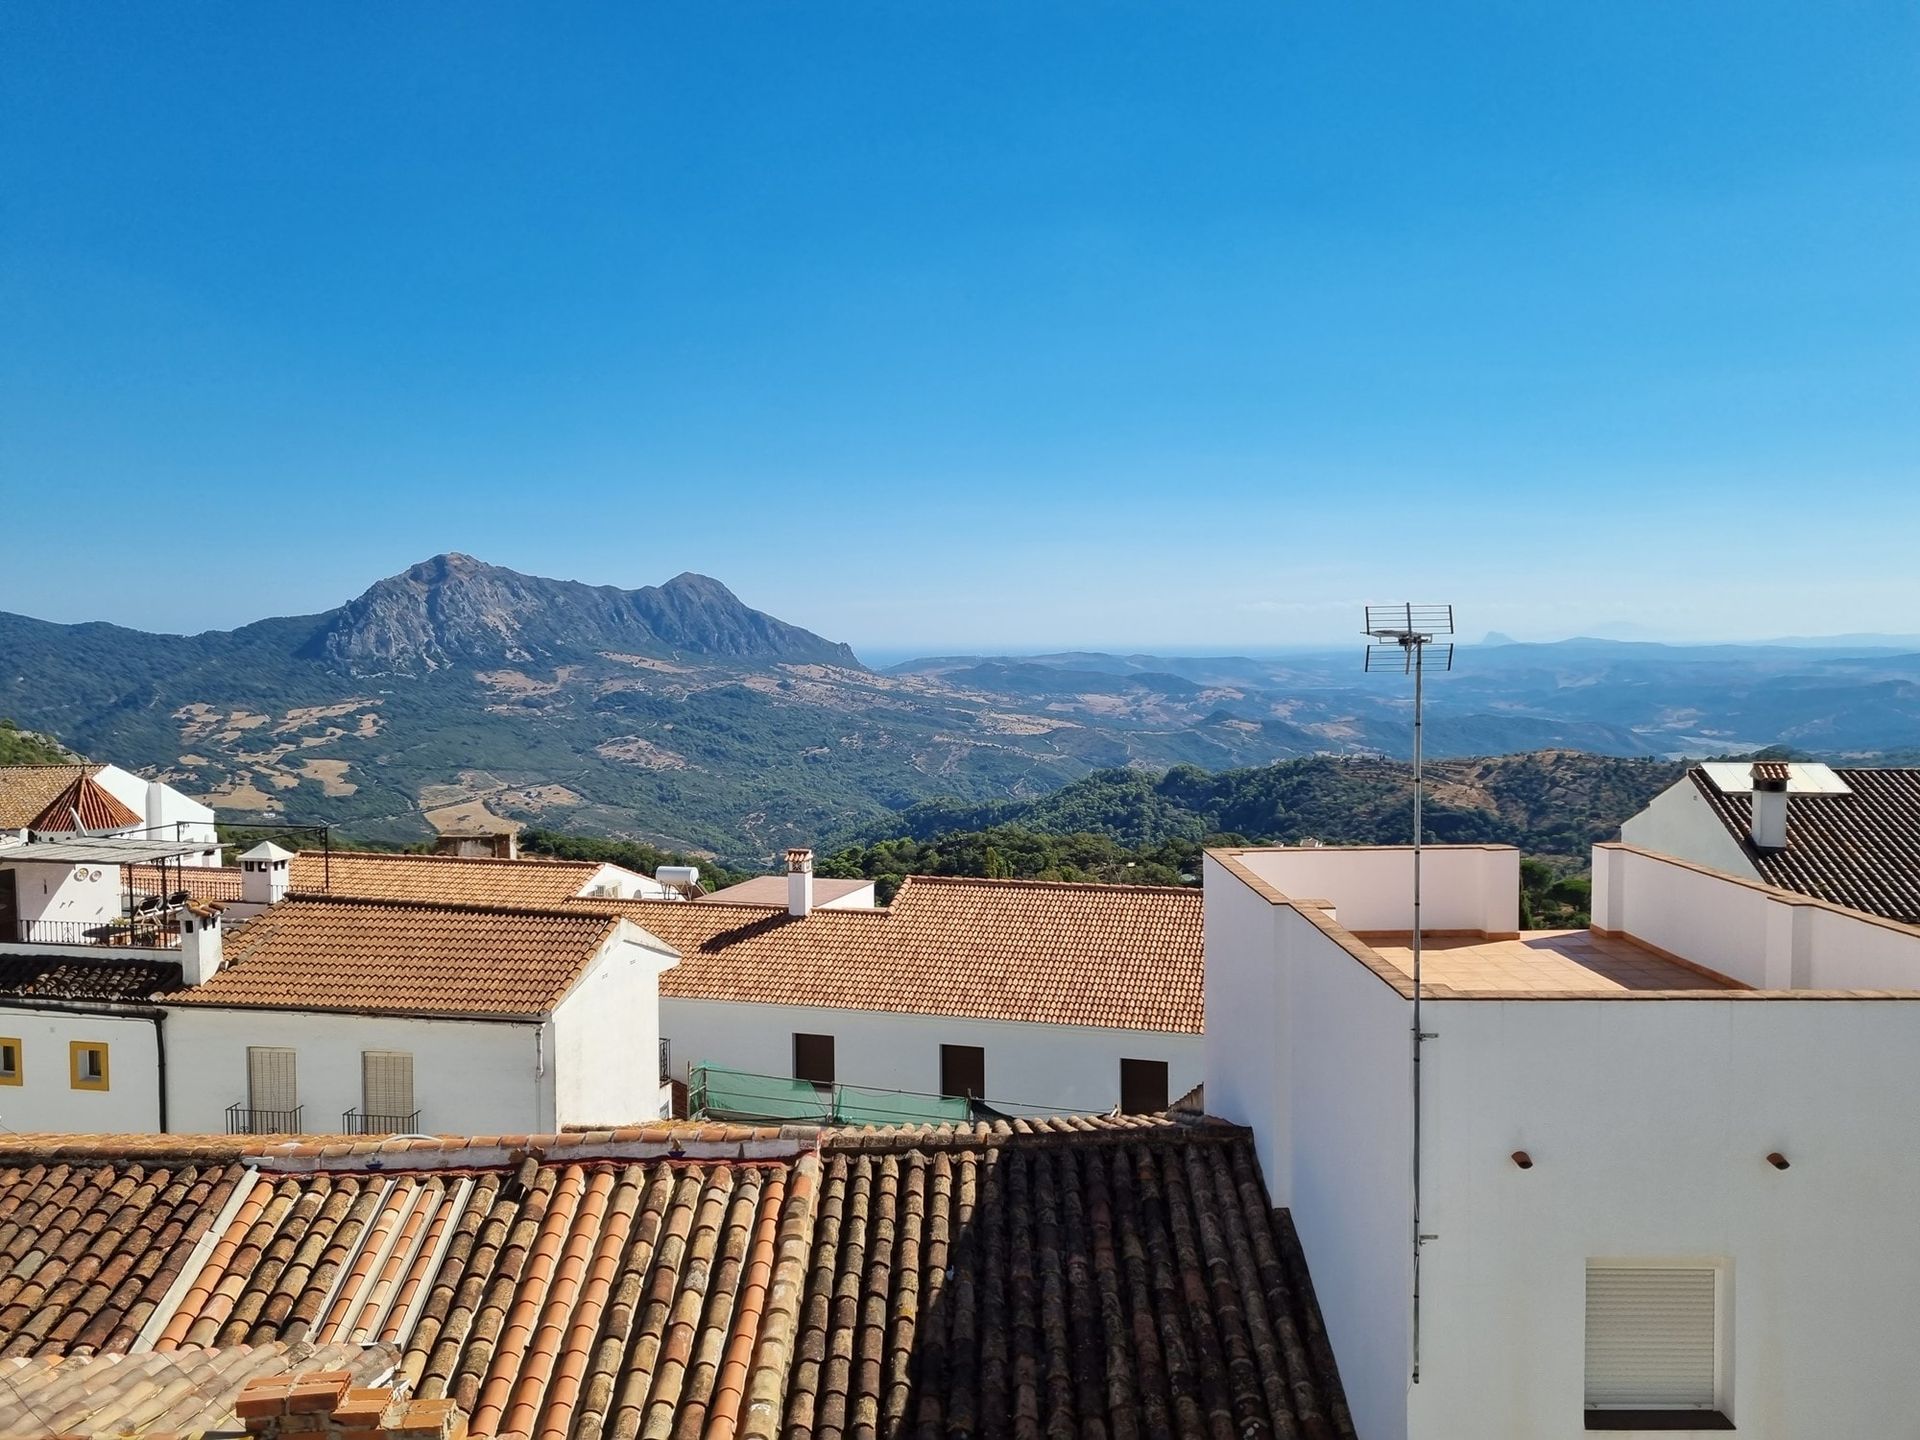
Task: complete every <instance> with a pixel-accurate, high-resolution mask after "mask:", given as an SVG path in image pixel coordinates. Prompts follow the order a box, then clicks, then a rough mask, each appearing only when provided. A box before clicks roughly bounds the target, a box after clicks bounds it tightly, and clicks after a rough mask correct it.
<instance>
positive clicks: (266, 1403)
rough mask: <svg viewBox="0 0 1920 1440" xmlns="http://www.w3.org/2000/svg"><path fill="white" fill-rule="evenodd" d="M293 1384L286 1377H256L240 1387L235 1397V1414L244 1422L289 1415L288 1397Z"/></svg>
mask: <svg viewBox="0 0 1920 1440" xmlns="http://www.w3.org/2000/svg"><path fill="white" fill-rule="evenodd" d="M292 1392H293V1384H292V1382H291V1381H289V1380H288V1379H287V1377H286V1376H284V1375H261V1376H255V1377H254V1378H253V1379H251V1380H249V1381H247V1383H246V1384H244V1385H242V1386H241V1387H240V1393H239V1395H237V1396H236V1397H234V1402H233V1413H234V1414H235V1415H238V1416H239V1417H240V1418H241V1419H242V1420H255V1419H264V1418H266V1417H268V1416H271V1415H284V1414H286V1413H287V1397H288V1396H289V1395H290V1394H291V1393H292Z"/></svg>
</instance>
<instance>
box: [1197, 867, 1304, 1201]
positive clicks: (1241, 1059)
mask: <svg viewBox="0 0 1920 1440" xmlns="http://www.w3.org/2000/svg"><path fill="white" fill-rule="evenodd" d="M1201 882H1202V885H1203V887H1204V891H1205V895H1206V903H1205V906H1204V908H1203V911H1202V929H1203V933H1204V935H1205V944H1206V966H1207V989H1206V1033H1207V1045H1206V1081H1207V1110H1208V1113H1210V1114H1213V1115H1224V1116H1227V1117H1229V1118H1231V1119H1233V1120H1236V1121H1238V1122H1239V1123H1240V1124H1242V1125H1248V1126H1251V1127H1252V1129H1253V1137H1254V1144H1255V1147H1256V1148H1257V1149H1258V1151H1259V1154H1260V1160H1261V1164H1262V1166H1263V1167H1264V1168H1265V1170H1266V1172H1267V1191H1268V1194H1269V1195H1270V1196H1271V1198H1272V1200H1273V1203H1274V1204H1275V1205H1286V1204H1287V1203H1288V1198H1287V1191H1288V1185H1289V1183H1290V1180H1291V1177H1290V1176H1289V1174H1288V1173H1287V1167H1286V1165H1285V1164H1284V1163H1282V1164H1279V1165H1277V1166H1276V1165H1275V1163H1273V1162H1274V1158H1275V1157H1278V1156H1285V1155H1286V1154H1288V1151H1289V1146H1290V1144H1291V1143H1292V1142H1291V1131H1290V1128H1289V1120H1290V1114H1289V1108H1288V1103H1287V1065H1288V1056H1289V1053H1290V1051H1289V1048H1288V1036H1287V1031H1288V1025H1289V1005H1288V1001H1289V1000H1290V998H1291V995H1292V987H1291V985H1290V983H1288V979H1287V976H1286V973H1285V972H1286V962H1285V959H1284V957H1283V956H1282V955H1281V953H1280V936H1279V925H1280V917H1281V915H1283V914H1286V913H1289V912H1288V911H1287V910H1286V908H1285V907H1283V906H1279V905H1275V904H1274V903H1273V902H1271V901H1270V900H1268V899H1267V898H1266V897H1265V896H1263V895H1261V894H1259V893H1258V892H1257V891H1254V890H1252V889H1250V888H1248V887H1247V886H1246V885H1245V884H1243V883H1241V881H1240V880H1239V879H1238V878H1236V877H1235V876H1234V875H1233V874H1231V873H1230V872H1229V871H1228V870H1227V868H1226V867H1225V866H1224V865H1222V864H1221V863H1220V862H1219V861H1218V860H1216V859H1214V857H1213V856H1211V855H1207V856H1204V857H1202V860H1201Z"/></svg>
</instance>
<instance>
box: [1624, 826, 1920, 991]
mask: <svg viewBox="0 0 1920 1440" xmlns="http://www.w3.org/2000/svg"><path fill="white" fill-rule="evenodd" d="M1593 923H1594V926H1595V928H1597V929H1602V930H1605V931H1607V932H1609V933H1611V934H1615V935H1624V936H1627V937H1629V938H1631V939H1633V940H1637V941H1638V942H1640V943H1641V944H1642V945H1647V946H1651V947H1652V948H1654V949H1656V950H1660V951H1663V952H1665V953H1666V954H1668V955H1671V956H1674V957H1676V958H1678V959H1680V960H1684V961H1686V962H1687V963H1689V964H1692V965H1697V966H1701V967H1703V968H1705V969H1707V970H1711V971H1713V972H1715V973H1716V974H1720V975H1724V976H1726V977H1727V978H1728V979H1731V980H1737V981H1739V982H1740V983H1741V984H1743V985H1749V986H1752V987H1753V988H1754V989H1756V990H1860V989H1872V990H1920V928H1916V927H1914V926H1911V925H1902V924H1900V923H1898V922H1897V921H1892V920H1885V919H1882V918H1881V917H1879V916H1877V915H1868V914H1866V913H1864V912H1862V911H1858V910H1848V909H1846V908H1845V907H1844V906H1839V905H1831V904H1828V903H1827V902H1826V901H1823V900H1815V899H1813V898H1811V897H1810V896H1806V895H1798V894H1795V893H1793V892H1792V891H1788V890H1776V889H1774V888H1773V887H1772V886H1769V885H1763V884H1761V883H1759V882H1758V881H1753V880H1742V879H1739V878H1737V877H1735V876H1730V875H1725V874H1721V873H1720V872H1718V871H1715V870H1710V869H1707V868H1706V867H1704V866H1701V865H1696V864H1693V863H1691V862H1688V861H1685V860H1680V859H1676V858H1674V857H1672V856H1670V855H1658V854H1655V853H1653V852H1651V851H1647V850H1640V849H1637V848H1635V847H1633V846H1630V845H1621V844H1615V845H1596V846H1594V847H1593Z"/></svg>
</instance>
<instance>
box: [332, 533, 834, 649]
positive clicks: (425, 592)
mask: <svg viewBox="0 0 1920 1440" xmlns="http://www.w3.org/2000/svg"><path fill="white" fill-rule="evenodd" d="M602 650H621V651H631V652H635V653H639V654H650V655H663V656H666V655H677V656H682V657H710V658H715V659H729V660H737V661H749V662H764V663H767V664H773V663H777V662H781V661H788V662H802V663H808V662H811V663H821V664H831V665H845V666H850V667H853V668H859V665H860V662H859V661H858V659H856V658H855V656H854V654H853V651H852V650H850V649H849V648H848V647H847V646H845V645H839V644H835V643H834V642H832V641H830V640H825V639H822V638H821V637H820V636H818V635H816V634H814V633H813V632H812V631H810V630H803V629H801V628H800V627H799V626H796V625H789V624H787V623H786V622H785V621H782V620H778V619H775V618H774V617H773V616H771V615H767V614H765V613H763V612H761V611H759V610H755V609H752V608H751V607H749V606H747V605H745V604H742V603H741V601H740V599H739V598H738V597H737V596H736V595H734V593H733V592H732V591H731V590H729V589H727V587H726V586H725V585H723V584H721V583H720V582H719V581H718V580H715V579H712V578H711V577H709V576H705V575H696V574H693V573H691V572H688V573H684V574H681V575H676V576H675V577H674V578H673V579H671V580H669V581H668V582H667V583H666V584H664V585H659V586H651V585H650V586H646V587H643V588H642V589H639V590H622V589H620V588H619V587H617V586H613V585H584V584H581V583H580V582H579V581H576V580H550V579H546V578H543V577H541V576H537V575H523V574H521V573H520V572H519V571H517V570H509V569H507V568H505V567H504V566H500V565H490V564H488V563H487V562H485V561H484V560H479V559H476V558H475V557H473V556H471V555H463V554H460V553H458V552H455V551H450V552H448V553H447V554H444V555H435V556H433V557H432V558H430V559H427V560H422V561H421V562H420V563H419V564H417V565H413V566H410V567H409V568H408V569H406V570H405V571H403V572H401V573H400V574H398V575H393V576H389V577H388V578H387V579H385V580H381V581H378V582H376V583H375V584H373V585H372V586H369V587H368V589H367V590H366V592H365V593H364V594H362V595H361V596H359V598H357V599H355V600H353V601H351V602H349V603H348V604H346V605H343V606H342V607H340V609H338V610H335V611H333V612H332V613H330V614H328V615H326V616H324V617H322V620H321V624H320V626H319V628H318V629H317V630H316V631H315V632H314V634H313V636H312V637H311V638H310V639H309V640H308V641H307V643H306V644H305V645H304V646H303V647H302V653H303V654H304V655H307V656H308V657H310V658H314V659H321V660H326V661H328V662H331V663H333V664H336V665H340V666H342V667H344V668H347V669H351V670H355V671H360V672H366V671H397V672H400V673H403V674H424V673H427V672H429V671H433V670H439V669H444V668H446V667H448V666H452V665H460V664H497V663H500V662H513V663H526V662H533V663H540V662H543V661H549V660H558V659H564V658H567V657H568V656H579V655H586V654H590V653H593V652H596V651H602Z"/></svg>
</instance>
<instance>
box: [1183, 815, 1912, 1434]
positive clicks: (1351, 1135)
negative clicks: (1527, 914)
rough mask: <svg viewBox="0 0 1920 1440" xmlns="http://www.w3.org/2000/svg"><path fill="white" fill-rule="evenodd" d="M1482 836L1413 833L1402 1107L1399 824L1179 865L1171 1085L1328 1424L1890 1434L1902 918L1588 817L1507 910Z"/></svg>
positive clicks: (1908, 1012) (1905, 1147) (1904, 1143)
mask: <svg viewBox="0 0 1920 1440" xmlns="http://www.w3.org/2000/svg"><path fill="white" fill-rule="evenodd" d="M1517 858H1518V857H1517V855H1515V854H1514V853H1513V852H1511V851H1503V850H1499V849H1494V848H1488V847H1432V848H1429V849H1428V850H1427V852H1426V868H1425V896H1426V900H1427V906H1426V915H1425V920H1426V929H1427V938H1426V942H1425V944H1424V946H1423V957H1422V971H1423V974H1422V979H1423V985H1422V997H1423V998H1422V1002H1421V1006H1420V1012H1421V1013H1420V1021H1419V1029H1420V1030H1421V1031H1422V1032H1423V1033H1424V1034H1426V1035H1427V1036H1429V1037H1430V1038H1428V1039H1427V1040H1426V1041H1425V1042H1424V1044H1422V1045H1421V1046H1420V1047H1419V1055H1420V1059H1419V1064H1418V1075H1419V1082H1418V1086H1419V1088H1418V1099H1417V1100H1416V1089H1415V1072H1416V1066H1415V1063H1414V1053H1415V1047H1414V1043H1413V1036H1414V1031H1415V1022H1414V1001H1413V993H1414V992H1413V985H1412V977H1411V964H1412V955H1411V950H1412V946H1411V937H1410V935H1408V934H1407V933H1405V932H1406V931H1407V930H1408V928H1409V926H1410V924H1411V908H1410V904H1409V902H1408V897H1409V893H1410V887H1409V885H1408V884H1407V883H1406V882H1407V881H1408V880H1409V879H1410V864H1411V862H1410V852H1408V851H1405V850H1367V849H1355V850H1346V849H1339V848H1327V849H1320V850H1311V851H1308V850H1293V849H1271V850H1232V851H1217V852H1212V853H1210V854H1209V855H1208V857H1207V859H1206V862H1205V864H1206V875H1205V890H1206V921H1205V924H1206V962H1207V995H1206V1007H1207V1034H1208V1053H1207V1080H1206V1100H1207V1108H1208V1110H1209V1112H1210V1113H1212V1114H1215V1115H1218V1116H1221V1117H1222V1118H1225V1119H1229V1120H1235V1121H1241V1122H1244V1123H1246V1124H1249V1125H1250V1126H1252V1127H1253V1129H1254V1131H1255V1135H1256V1139H1257V1143H1258V1148H1259V1153H1260V1157H1261V1163H1262V1165H1263V1168H1264V1170H1265V1173H1266V1180H1267V1184H1268V1186H1269V1189H1270V1191H1271V1195H1272V1199H1273V1202H1274V1203H1275V1204H1276V1205H1280V1206H1285V1207H1288V1208H1289V1209H1290V1211H1291V1213H1292V1217H1293V1220H1294V1223H1295V1224H1296V1226H1297V1227H1298V1229H1299V1233H1300V1236H1301V1240H1302V1243H1303V1245H1304V1248H1305V1251H1306V1256H1307V1260H1308V1262H1309V1264H1310V1265H1311V1268H1312V1273H1313V1278H1314V1285H1315V1289H1316V1292H1317V1294H1318V1296H1319V1299H1320V1304H1321V1308H1322V1311H1323V1313H1324V1315H1325V1318H1326V1324H1327V1329H1328V1333H1329V1336H1330V1338H1331V1340H1332V1344H1333V1347H1334V1351H1335V1354H1336V1356H1337V1358H1338V1362H1339V1366H1340V1373H1341V1377H1342V1380H1343V1382H1344V1384H1345V1388H1346V1392H1347V1398H1348V1401H1349V1404H1350V1405H1351V1407H1352V1411H1353V1415H1354V1419H1355V1423H1356V1428H1357V1430H1358V1432H1359V1434H1360V1435H1361V1436H1363V1437H1366V1440H1400V1437H1418V1440H1455V1437H1458V1440H1467V1437H1473V1440H1483V1437H1514V1440H1520V1437H1526V1440H1553V1437H1572V1436H1576V1435H1583V1434H1585V1433H1587V1432H1589V1431H1591V1430H1627V1431H1634V1430H1641V1431H1647V1430H1657V1431H1661V1432H1663V1433H1668V1434H1675V1433H1678V1434H1699V1435H1706V1434H1714V1433H1724V1431H1725V1430H1727V1429H1729V1428H1732V1429H1734V1430H1736V1431H1737V1432H1738V1433H1739V1434H1742V1435H1750V1436H1757V1437H1764V1440H1798V1437H1805V1436H1814V1435H1835V1436H1863V1437H1864V1436H1883V1435H1898V1434H1906V1433H1909V1432H1910V1431H1911V1430H1912V1427H1913V1416H1914V1415H1915V1414H1916V1413H1920V1371H1916V1369H1915V1367H1914V1366H1913V1365H1912V1363H1911V1350H1912V1340H1913V1337H1914V1336H1915V1335H1916V1334H1920V1245H1916V1243H1915V1234H1916V1232H1915V1225H1916V1220H1915V1213H1916V1212H1915V1197H1916V1196H1917V1195H1920V1107H1916V1106H1915V1104H1914V1103H1913V1096H1914V1094H1915V1093H1916V1092H1917V1090H1920V930H1916V929H1914V928H1912V927H1909V926H1905V925H1900V924H1895V923H1892V922H1888V921H1885V920H1883V919H1880V918H1878V917H1874V916H1869V915H1865V914H1863V913H1860V912H1857V911H1849V910H1846V909H1843V908H1841V907H1839V906H1835V905H1832V904H1828V903H1824V902H1820V901H1816V900H1811V899H1808V898H1806V897H1804V896H1798V895H1792V894H1789V893H1786V892H1783V891H1780V890H1777V889H1774V888H1770V887H1766V886H1762V885H1758V884H1756V883H1753V882H1748V881H1741V880H1737V879H1733V878H1729V877H1727V876H1724V875H1720V874H1716V873H1714V872H1713V871H1711V870H1709V869H1706V868H1703V867H1700V866H1696V865H1690V864H1685V863H1682V862H1679V861H1676V860H1673V859H1671V858H1669V857H1664V856H1660V855H1655V854H1651V853H1649V852H1645V851H1642V850H1639V849H1636V848H1633V847H1629V846H1624V845H1603V846H1599V847H1596V849H1595V852H1594V860H1595V866H1594V918H1595V928H1594V929H1593V930H1592V931H1590V932H1556V933H1534V934H1525V935H1518V936H1515V935H1514V917H1515V915H1516V913H1517V904H1516V903H1515V900H1514V898H1513V897H1512V895H1511V894H1510V892H1509V891H1506V890H1503V889H1501V888H1500V887H1501V886H1502V885H1504V884H1505V880H1504V879H1502V878H1501V877H1503V876H1508V875H1512V874H1514V873H1515V871H1516V869H1517ZM1496 880H1498V881H1499V882H1500V883H1499V884H1498V885H1496V883H1495V882H1496ZM1358 931H1364V932H1365V933H1356V932H1358ZM1439 931H1445V932H1448V933H1445V934H1441V933H1436V932H1439ZM1416 1135H1417V1141H1418V1154H1419V1160H1418V1164H1417V1166H1416V1163H1415V1159H1414V1156H1415V1144H1416ZM1416 1174H1417V1176H1418V1186H1417V1191H1416V1184H1415V1177H1416ZM1416 1193H1417V1196H1418V1201H1417V1210H1416V1198H1415V1197H1416ZM1416 1235H1418V1236H1420V1237H1421V1239H1420V1241H1419V1247H1418V1248H1419V1256H1420V1261H1419V1266H1418V1275H1419V1285H1418V1292H1417V1293H1418V1301H1417V1315H1418V1328H1417V1337H1418V1338H1417V1342H1416V1329H1415V1323H1416V1322H1415V1317H1416V1299H1415V1295H1416V1290H1415V1273H1416V1267H1415V1260H1414V1255H1415V1244H1416V1241H1415V1237H1416ZM1416 1373H1417V1376H1418V1379H1417V1381H1416V1380H1415V1375H1416Z"/></svg>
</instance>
